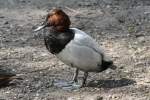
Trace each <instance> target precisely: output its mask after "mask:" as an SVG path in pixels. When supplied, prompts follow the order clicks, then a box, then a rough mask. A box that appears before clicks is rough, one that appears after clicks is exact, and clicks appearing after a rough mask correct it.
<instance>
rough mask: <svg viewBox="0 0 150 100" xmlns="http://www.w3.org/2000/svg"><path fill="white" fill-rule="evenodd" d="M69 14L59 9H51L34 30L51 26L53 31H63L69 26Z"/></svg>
mask: <svg viewBox="0 0 150 100" xmlns="http://www.w3.org/2000/svg"><path fill="white" fill-rule="evenodd" d="M70 24H71V22H70V19H69V16H68V15H67V14H66V13H65V12H64V11H62V10H61V9H58V8H57V9H56V8H55V9H52V10H51V11H50V12H49V13H48V14H47V16H46V19H45V22H44V23H43V25H41V26H39V27H38V28H36V29H35V30H34V31H35V32H36V31H39V30H41V29H43V28H45V27H52V29H54V30H55V31H58V32H63V31H65V30H67V29H69V27H70Z"/></svg>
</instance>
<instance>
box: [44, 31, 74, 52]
mask: <svg viewBox="0 0 150 100" xmlns="http://www.w3.org/2000/svg"><path fill="white" fill-rule="evenodd" d="M73 38H74V31H73V30H71V29H68V30H65V31H63V32H59V31H56V30H53V29H51V30H50V34H49V35H48V36H45V37H44V40H45V45H46V48H47V49H48V50H49V51H50V52H51V53H52V54H58V53H60V52H61V51H62V50H63V49H64V48H65V47H66V45H67V44H68V43H69V42H70V41H71V40H72V39H73Z"/></svg>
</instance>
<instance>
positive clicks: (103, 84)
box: [88, 78, 136, 88]
mask: <svg viewBox="0 0 150 100" xmlns="http://www.w3.org/2000/svg"><path fill="white" fill-rule="evenodd" d="M134 83H136V81H134V80H131V79H127V78H122V79H119V80H96V81H95V80H94V81H90V82H89V83H88V87H98V88H117V87H124V86H129V85H132V84H134Z"/></svg>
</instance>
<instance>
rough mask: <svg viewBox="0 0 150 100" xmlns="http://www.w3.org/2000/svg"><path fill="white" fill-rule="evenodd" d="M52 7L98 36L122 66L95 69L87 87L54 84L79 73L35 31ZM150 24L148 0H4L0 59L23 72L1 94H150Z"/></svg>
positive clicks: (107, 98) (58, 97) (86, 98)
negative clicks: (71, 88)
mask: <svg viewBox="0 0 150 100" xmlns="http://www.w3.org/2000/svg"><path fill="white" fill-rule="evenodd" d="M53 7H61V8H62V9H63V10H64V11H65V12H66V13H67V14H68V15H69V16H70V18H71V21H72V27H77V28H79V29H81V30H83V31H85V32H87V33H88V34H89V35H91V36H92V37H93V38H95V39H96V41H97V42H98V43H99V46H101V47H103V48H104V49H105V50H106V53H107V54H108V55H109V56H110V57H111V58H112V59H113V61H114V63H115V64H116V65H117V69H116V70H115V71H114V70H111V69H108V70H107V71H104V72H102V73H97V74H95V73H90V75H89V77H88V86H87V87H85V88H81V89H77V90H63V89H61V88H58V87H55V86H53V81H54V80H60V79H61V80H68V81H69V80H71V79H72V76H73V73H74V69H73V68H70V67H68V66H66V65H65V64H63V63H62V62H61V61H59V60H58V59H57V58H56V57H55V56H54V55H52V54H50V53H49V52H48V51H47V50H46V48H45V46H44V43H43V39H42V38H40V37H35V36H34V34H33V29H35V27H36V26H38V25H40V24H41V23H42V21H43V20H44V17H45V16H46V14H47V12H48V11H49V10H50V9H52V8H53ZM149 25H150V1H149V0H80V1H79V0H78V1H77V0H0V65H1V66H4V67H7V68H10V69H12V70H13V71H14V72H16V73H18V74H19V75H20V77H22V78H23V80H14V82H13V83H15V84H14V85H10V86H8V87H3V88H0V99H4V100H149V99H150V78H149V75H150V67H149V66H150V61H149V59H150V35H149V32H150V26H149ZM82 74H83V73H81V74H80V79H81V78H82Z"/></svg>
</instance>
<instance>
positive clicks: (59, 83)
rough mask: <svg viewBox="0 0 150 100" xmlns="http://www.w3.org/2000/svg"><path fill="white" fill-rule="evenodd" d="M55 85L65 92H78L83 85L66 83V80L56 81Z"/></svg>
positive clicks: (71, 82)
mask: <svg viewBox="0 0 150 100" xmlns="http://www.w3.org/2000/svg"><path fill="white" fill-rule="evenodd" d="M53 85H54V86H56V87H59V88H62V89H64V90H77V89H79V88H81V85H80V84H78V83H77V82H74V81H70V82H68V81H65V80H55V81H54V82H53Z"/></svg>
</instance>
